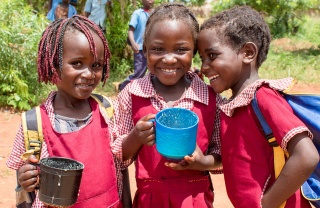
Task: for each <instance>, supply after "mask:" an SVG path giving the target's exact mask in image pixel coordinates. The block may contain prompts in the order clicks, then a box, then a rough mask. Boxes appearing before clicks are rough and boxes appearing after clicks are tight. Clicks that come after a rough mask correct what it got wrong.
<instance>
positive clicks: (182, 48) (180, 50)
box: [177, 47, 189, 53]
mask: <svg viewBox="0 0 320 208" xmlns="http://www.w3.org/2000/svg"><path fill="white" fill-rule="evenodd" d="M177 51H178V53H184V52H186V51H189V49H188V48H184V47H181V48H178V50H177Z"/></svg>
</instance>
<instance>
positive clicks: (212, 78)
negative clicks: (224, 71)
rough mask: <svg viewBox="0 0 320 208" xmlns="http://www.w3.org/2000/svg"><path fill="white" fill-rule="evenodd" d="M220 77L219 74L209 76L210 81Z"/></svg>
mask: <svg viewBox="0 0 320 208" xmlns="http://www.w3.org/2000/svg"><path fill="white" fill-rule="evenodd" d="M218 77H219V75H214V76H211V77H208V79H209V80H210V81H214V80H215V79H217V78H218Z"/></svg>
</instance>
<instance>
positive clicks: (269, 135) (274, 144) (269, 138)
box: [251, 92, 279, 147]
mask: <svg viewBox="0 0 320 208" xmlns="http://www.w3.org/2000/svg"><path fill="white" fill-rule="evenodd" d="M251 105H252V108H253V110H254V112H255V114H256V116H257V118H258V120H259V122H260V125H261V127H262V130H263V133H264V137H265V138H266V140H267V141H268V142H269V144H270V145H271V146H272V147H277V146H279V144H278V143H277V141H276V140H275V139H274V136H273V132H272V130H271V128H270V126H269V125H268V123H267V121H266V120H265V118H264V116H263V115H262V113H261V110H260V108H259V105H258V100H257V95H256V92H255V93H254V98H253V100H252V102H251Z"/></svg>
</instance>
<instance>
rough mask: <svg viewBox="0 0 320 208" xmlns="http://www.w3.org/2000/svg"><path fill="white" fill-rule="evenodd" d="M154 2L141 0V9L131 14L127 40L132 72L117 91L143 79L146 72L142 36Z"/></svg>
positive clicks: (152, 0)
mask: <svg viewBox="0 0 320 208" xmlns="http://www.w3.org/2000/svg"><path fill="white" fill-rule="evenodd" d="M153 4H154V0H142V6H143V7H142V8H140V9H137V10H135V11H134V12H133V14H132V16H131V19H130V23H129V31H128V40H129V43H130V45H131V48H132V50H133V52H134V54H133V61H134V72H133V74H131V75H130V76H129V77H127V78H126V80H124V81H123V82H122V83H120V85H119V90H123V88H124V87H125V86H126V85H127V84H128V83H129V82H131V81H132V80H134V79H138V78H141V77H143V76H144V75H145V74H146V71H147V59H146V58H145V57H144V54H143V51H142V45H143V35H144V32H145V28H146V23H147V20H148V18H149V16H150V14H151V13H152V11H153V9H152V7H153Z"/></svg>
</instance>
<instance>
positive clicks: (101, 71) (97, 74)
mask: <svg viewBox="0 0 320 208" xmlns="http://www.w3.org/2000/svg"><path fill="white" fill-rule="evenodd" d="M102 74H103V70H100V71H98V72H96V73H94V75H95V80H99V81H100V80H101V79H102Z"/></svg>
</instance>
